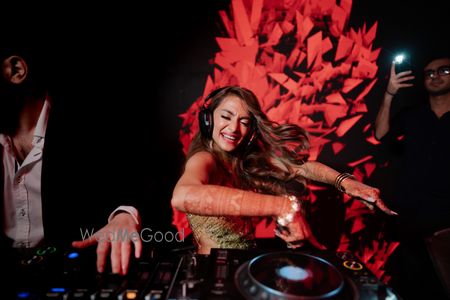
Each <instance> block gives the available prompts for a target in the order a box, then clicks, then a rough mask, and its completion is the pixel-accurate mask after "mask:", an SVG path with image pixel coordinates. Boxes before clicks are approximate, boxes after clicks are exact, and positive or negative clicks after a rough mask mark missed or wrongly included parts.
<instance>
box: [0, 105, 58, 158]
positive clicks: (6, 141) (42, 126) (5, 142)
mask: <svg viewBox="0 0 450 300" xmlns="http://www.w3.org/2000/svg"><path fill="white" fill-rule="evenodd" d="M50 106H51V105H50V101H49V100H48V98H46V99H45V101H44V105H43V106H42V110H41V114H40V115H39V118H38V121H37V123H36V127H35V129H34V135H33V136H34V138H33V142H32V143H33V145H36V144H40V143H41V142H43V140H44V138H45V130H46V129H47V121H48V116H49V114H50ZM0 144H1V145H2V146H3V147H5V148H6V149H9V148H10V147H11V138H10V137H9V136H7V135H5V134H3V133H0Z"/></svg>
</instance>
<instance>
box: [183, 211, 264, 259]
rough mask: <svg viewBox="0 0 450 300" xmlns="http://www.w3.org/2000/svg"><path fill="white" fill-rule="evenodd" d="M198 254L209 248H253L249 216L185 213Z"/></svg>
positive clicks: (207, 251)
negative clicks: (215, 215) (214, 215)
mask: <svg viewBox="0 0 450 300" xmlns="http://www.w3.org/2000/svg"><path fill="white" fill-rule="evenodd" d="M187 218H188V221H189V224H190V226H191V229H192V232H193V234H194V238H195V241H196V243H197V246H198V249H197V252H198V253H199V254H209V252H210V251H211V248H234V249H251V248H254V247H255V246H256V245H255V241H254V235H253V231H254V228H253V222H252V219H251V218H245V217H234V216H220V217H212V216H199V215H193V214H187Z"/></svg>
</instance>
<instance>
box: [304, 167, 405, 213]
mask: <svg viewBox="0 0 450 300" xmlns="http://www.w3.org/2000/svg"><path fill="white" fill-rule="evenodd" d="M296 171H297V172H298V174H300V175H301V176H303V177H305V178H308V179H310V180H313V181H317V182H322V183H327V184H330V185H336V179H338V176H339V174H340V173H339V172H337V171H336V170H334V169H332V168H330V167H328V166H326V165H324V164H322V163H319V162H317V161H308V162H306V163H304V164H302V165H300V166H298V167H297V170H296ZM339 185H340V187H341V188H342V189H343V190H344V191H345V193H346V194H348V195H350V196H352V197H357V198H360V199H362V200H364V201H363V203H364V204H366V205H367V206H368V207H369V208H373V205H376V206H377V207H378V208H380V209H381V210H382V211H384V212H385V213H387V214H388V215H397V213H396V212H394V211H392V210H390V209H389V208H388V207H387V206H386V205H385V204H384V203H383V201H382V200H381V199H380V190H378V189H376V188H373V187H371V186H368V185H366V184H364V183H362V182H360V181H358V180H356V179H355V178H354V177H347V178H345V179H344V180H343V181H342V182H340V184H339Z"/></svg>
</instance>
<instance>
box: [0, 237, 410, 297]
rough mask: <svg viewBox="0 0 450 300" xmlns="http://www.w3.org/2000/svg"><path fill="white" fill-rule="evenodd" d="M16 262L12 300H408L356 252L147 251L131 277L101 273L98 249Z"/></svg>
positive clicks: (30, 254) (25, 255)
mask: <svg viewBox="0 0 450 300" xmlns="http://www.w3.org/2000/svg"><path fill="white" fill-rule="evenodd" d="M16 258H19V259H18V260H17V262H16V263H14V268H13V270H12V271H11V272H10V274H11V275H10V276H8V278H9V280H7V282H9V283H8V284H9V285H10V286H8V291H12V293H10V294H8V296H6V297H7V298H6V299H86V300H88V299H89V300H95V299H118V300H126V299H146V300H155V299H184V300H188V299H215V300H226V299H233V300H237V299H267V300H274V299H367V300H372V299H401V298H400V296H399V295H397V294H396V293H395V291H393V290H392V289H391V288H390V287H388V286H386V285H385V284H383V283H382V282H380V281H379V280H378V279H377V278H376V277H375V276H374V275H373V274H372V273H371V272H370V271H369V270H368V269H367V268H366V267H365V266H364V264H363V263H362V262H361V261H360V260H358V258H357V257H356V256H354V255H353V254H352V253H350V252H330V251H312V252H311V251H292V250H282V251H279V250H278V251H247V250H236V249H213V250H212V251H211V254H210V255H198V254H195V253H194V252H193V250H184V251H159V250H158V251H155V250H154V249H150V250H149V249H147V250H146V251H144V255H143V256H142V258H140V259H139V260H133V261H132V262H131V265H130V269H129V272H128V274H127V275H126V276H120V275H117V274H112V273H109V272H105V273H102V274H99V273H97V272H96V269H95V250H93V251H91V250H90V249H89V250H82V251H79V250H76V249H64V250H63V249H60V248H57V247H52V246H47V247H42V248H37V249H30V250H27V251H23V252H21V253H19V254H18V255H16ZM4 295H6V294H4Z"/></svg>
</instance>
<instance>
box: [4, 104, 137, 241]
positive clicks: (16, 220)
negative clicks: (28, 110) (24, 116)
mask: <svg viewBox="0 0 450 300" xmlns="http://www.w3.org/2000/svg"><path fill="white" fill-rule="evenodd" d="M49 112H50V103H49V101H47V100H46V101H45V103H44V106H43V107H42V111H41V114H40V115H39V119H38V122H37V123H36V127H35V130H34V136H33V141H32V146H33V148H32V149H31V151H30V153H28V155H27V157H26V158H25V160H24V161H23V162H22V164H20V165H19V163H18V162H17V159H16V156H15V154H14V151H13V147H12V140H11V138H10V137H9V136H7V135H4V134H0V144H1V145H2V146H3V172H4V174H3V176H4V191H3V199H4V201H3V206H4V207H3V211H4V222H3V230H4V233H5V234H6V236H7V237H9V238H10V239H12V240H13V247H21V248H22V247H26V248H29V247H35V246H36V245H37V244H38V243H39V242H41V241H42V240H43V239H44V224H43V220H42V198H41V171H42V153H43V150H44V141H45V131H46V128H47V120H48V116H49ZM117 211H127V212H129V213H130V214H131V215H132V216H133V218H134V220H135V222H136V223H137V224H139V223H140V219H139V214H138V211H137V210H136V209H135V208H134V207H131V206H120V207H118V208H117V209H116V210H114V212H112V213H111V215H110V216H109V218H108V222H109V221H110V220H111V219H112V218H113V216H114V214H115V213H116V212H117Z"/></svg>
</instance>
